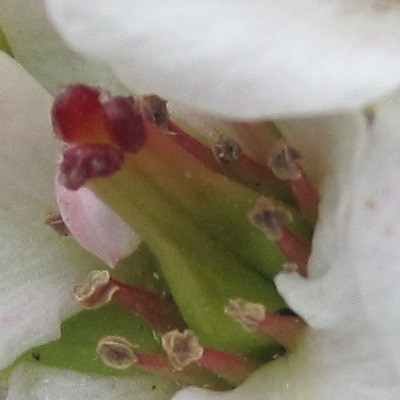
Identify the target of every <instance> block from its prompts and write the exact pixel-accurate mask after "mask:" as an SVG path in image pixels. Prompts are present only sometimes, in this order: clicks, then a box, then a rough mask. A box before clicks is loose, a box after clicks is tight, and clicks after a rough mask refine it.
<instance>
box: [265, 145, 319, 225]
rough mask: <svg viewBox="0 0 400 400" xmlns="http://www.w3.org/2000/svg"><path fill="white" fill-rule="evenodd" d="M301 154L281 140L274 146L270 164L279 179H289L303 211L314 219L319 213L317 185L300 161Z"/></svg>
mask: <svg viewBox="0 0 400 400" xmlns="http://www.w3.org/2000/svg"><path fill="white" fill-rule="evenodd" d="M300 158H301V154H300V153H299V152H298V151H297V150H295V149H293V148H292V147H289V146H288V145H287V144H286V143H284V142H283V141H279V142H277V143H276V144H275V146H274V147H273V149H272V151H271V153H270V156H269V160H268V165H269V166H270V168H271V170H272V172H273V173H274V174H275V176H277V177H278V178H279V179H282V180H286V181H289V184H290V187H291V189H292V192H293V195H294V196H295V198H296V200H297V201H298V203H299V206H300V208H301V209H302V210H303V212H304V213H305V214H306V215H307V216H308V217H309V218H312V219H313V220H315V219H316V216H317V213H318V204H319V196H318V192H317V190H316V188H315V186H314V185H313V184H312V183H311V182H310V180H309V179H308V177H307V175H306V174H305V172H304V170H303V169H302V168H301V166H300V165H299V163H298V161H299V159H300Z"/></svg>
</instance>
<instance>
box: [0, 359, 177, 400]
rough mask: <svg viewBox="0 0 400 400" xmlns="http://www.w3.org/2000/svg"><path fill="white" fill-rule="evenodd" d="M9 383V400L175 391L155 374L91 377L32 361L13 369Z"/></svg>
mask: <svg viewBox="0 0 400 400" xmlns="http://www.w3.org/2000/svg"><path fill="white" fill-rule="evenodd" d="M9 386H10V388H9V393H8V396H7V400H45V399H46V400H163V399H165V400H168V399H170V398H171V395H172V394H173V393H174V392H175V391H176V384H174V383H173V382H172V381H169V380H167V379H164V378H161V377H157V376H155V375H143V376H137V377H134V378H116V377H102V376H91V375H85V374H79V373H76V372H72V371H65V370H60V369H56V368H49V367H41V366H37V365H33V364H30V363H25V364H22V365H19V366H18V367H17V368H16V369H15V370H14V371H13V373H12V375H11V378H10V383H9Z"/></svg>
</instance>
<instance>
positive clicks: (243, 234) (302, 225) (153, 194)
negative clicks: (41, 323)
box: [52, 85, 318, 388]
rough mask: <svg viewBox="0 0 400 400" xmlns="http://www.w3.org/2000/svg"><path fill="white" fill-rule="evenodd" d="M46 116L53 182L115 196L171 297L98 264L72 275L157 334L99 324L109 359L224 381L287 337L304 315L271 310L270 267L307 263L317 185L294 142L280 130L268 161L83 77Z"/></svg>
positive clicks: (91, 302) (201, 381)
mask: <svg viewBox="0 0 400 400" xmlns="http://www.w3.org/2000/svg"><path fill="white" fill-rule="evenodd" d="M52 120H53V126H54V130H55V132H56V134H57V135H58V137H59V138H60V139H62V140H63V141H64V142H65V143H66V146H65V148H64V150H63V158H62V160H61V162H60V164H59V172H58V174H59V175H58V179H59V181H60V182H61V184H62V185H64V186H65V188H67V189H69V190H77V189H79V188H81V187H82V186H87V187H88V188H90V189H91V190H93V191H94V192H95V193H96V194H97V195H98V196H99V197H100V198H101V199H103V200H104V201H105V202H106V203H107V204H108V205H109V206H110V207H111V208H113V209H114V210H115V211H116V212H117V213H118V214H119V215H120V217H121V218H122V219H123V220H125V221H126V222H127V223H128V224H129V225H130V226H131V227H132V229H134V230H136V231H137V232H138V233H139V234H140V236H141V237H142V238H143V240H144V241H145V242H146V244H147V245H148V246H149V248H150V250H151V251H152V253H153V254H154V256H155V257H156V258H157V260H158V261H159V264H160V268H161V273H162V275H163V278H164V279H165V280H166V282H167V285H168V293H167V295H166V294H165V293H155V292H151V291H147V290H145V289H144V288H141V287H138V286H136V285H134V284H129V283H127V282H122V281H120V280H117V279H115V278H113V277H111V276H110V274H109V273H108V272H107V271H93V272H92V273H91V274H90V275H89V276H88V277H87V278H86V279H85V280H84V281H82V282H80V283H78V284H77V285H76V287H75V288H74V297H75V299H76V301H78V302H80V303H81V304H82V306H83V307H85V308H88V309H97V308H99V307H102V306H103V305H105V304H107V303H109V302H110V301H114V302H117V303H118V304H120V305H121V306H123V307H125V308H127V309H129V310H131V311H132V312H133V313H135V314H137V315H140V316H141V317H142V318H143V319H144V320H145V321H147V323H148V324H149V325H151V326H152V328H153V329H154V330H155V331H156V332H157V334H156V335H155V340H156V341H158V343H159V352H158V353H147V352H143V351H140V350H139V349H138V348H137V346H135V345H134V344H133V343H132V342H131V341H130V340H128V339H127V338H125V337H120V336H112V335H111V336H110V335H109V334H108V335H107V336H105V337H104V338H103V339H102V340H101V341H100V342H99V344H98V346H97V352H98V355H99V356H100V357H101V359H102V360H103V361H104V362H105V363H106V364H107V365H108V366H111V367H114V368H117V369H121V368H130V367H135V368H139V369H142V370H145V371H148V372H152V373H159V374H163V375H166V376H169V377H172V378H173V379H178V380H181V381H182V382H186V383H195V384H198V385H201V386H204V385H208V386H209V385H211V386H213V387H217V388H224V387H229V386H230V385H237V384H239V383H240V382H242V381H243V380H244V379H246V378H247V377H248V376H249V375H250V374H251V373H252V372H253V371H254V370H255V369H257V368H258V367H259V366H260V365H261V364H262V363H263V362H265V361H268V360H271V359H272V358H274V356H275V355H276V354H277V352H278V353H279V354H280V353H282V350H283V349H286V350H290V349H291V348H293V347H294V346H295V344H296V338H297V336H298V335H299V334H300V332H301V331H302V330H303V328H304V323H303V321H301V320H300V318H298V317H297V316H296V315H293V314H291V313H283V312H280V310H284V308H285V304H284V303H283V301H282V299H281V298H280V297H279V295H278V294H277V292H276V289H275V287H274V285H273V282H272V279H273V277H274V275H275V274H276V273H277V272H279V271H280V270H281V268H282V265H287V263H290V266H291V268H297V269H298V270H299V272H300V273H301V274H302V275H304V276H306V275H307V262H308V258H309V254H310V235H311V233H310V226H312V224H313V223H314V221H315V219H316V215H317V208H318V194H317V192H316V189H315V188H314V186H313V185H312V184H311V182H310V181H309V180H308V178H307V176H306V174H305V172H304V171H303V169H302V168H301V166H300V164H299V160H300V154H299V153H298V152H297V151H295V150H294V149H292V148H290V147H289V146H288V145H287V144H286V143H284V142H283V141H282V140H275V144H274V145H273V146H272V147H271V148H270V149H269V154H266V160H265V165H263V164H260V163H257V162H255V161H253V160H252V159H251V158H249V157H248V156H247V155H246V154H244V153H243V151H242V150H241V148H240V146H239V145H238V144H237V143H236V142H235V141H233V140H231V139H227V138H223V137H220V138H218V140H217V142H216V143H213V144H212V146H211V147H210V146H208V145H207V144H205V143H202V142H201V141H199V140H196V139H194V138H193V137H191V136H190V135H188V134H187V133H186V132H185V131H184V130H183V129H182V128H181V127H180V126H179V125H177V124H176V123H175V122H173V121H172V120H171V119H170V117H169V114H168V111H167V109H166V102H165V101H164V100H162V99H160V98H159V97H157V96H155V95H147V96H142V97H140V98H137V99H133V98H130V97H120V96H117V97H114V96H112V95H111V94H110V93H109V92H107V91H105V90H103V89H99V88H92V87H88V86H84V85H75V86H69V87H67V88H66V89H64V91H63V92H62V93H61V94H60V95H59V96H58V97H57V98H56V99H55V102H54V107H53V111H52ZM226 385H227V386H226Z"/></svg>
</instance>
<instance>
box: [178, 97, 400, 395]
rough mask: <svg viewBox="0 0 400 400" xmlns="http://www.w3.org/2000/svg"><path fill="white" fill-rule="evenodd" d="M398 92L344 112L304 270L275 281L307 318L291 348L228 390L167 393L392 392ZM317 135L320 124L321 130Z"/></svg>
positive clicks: (396, 370)
mask: <svg viewBox="0 0 400 400" xmlns="http://www.w3.org/2000/svg"><path fill="white" fill-rule="evenodd" d="M399 105H400V99H399V98H395V99H389V100H388V101H386V102H385V103H383V104H380V105H378V106H376V107H375V108H374V114H373V115H371V114H369V115H368V118H366V116H364V117H363V116H362V115H361V114H360V115H354V116H353V120H351V118H350V116H348V117H347V118H348V123H347V127H346V125H344V124H342V132H341V135H339V138H340V140H339V141H338V143H339V146H338V147H337V148H336V151H335V152H334V155H335V157H334V159H335V162H334V167H333V168H332V172H331V174H330V177H329V179H328V181H327V182H326V184H325V190H324V191H323V197H322V205H321V211H320V212H321V216H320V220H319V223H318V226H317V229H316V232H315V236H314V241H313V252H312V256H311V259H310V264H309V278H307V279H305V278H302V277H300V276H299V275H297V274H296V273H283V274H280V275H279V276H278V277H277V279H276V283H277V287H278V289H279V290H280V292H281V294H282V295H283V296H284V297H285V299H286V300H287V302H288V304H289V306H291V307H292V308H293V309H294V310H295V311H296V312H298V313H299V314H300V315H301V316H302V317H303V318H304V319H305V320H306V321H307V322H308V324H309V325H310V328H309V329H308V330H307V332H306V333H305V335H304V337H303V338H302V339H301V340H300V342H299V343H298V347H297V348H296V349H295V350H294V352H289V353H288V354H287V356H286V357H283V358H281V359H279V360H277V361H274V362H272V363H270V364H268V365H267V366H266V367H264V369H263V370H260V371H259V372H257V373H256V374H255V375H254V376H252V377H251V378H250V379H249V380H248V381H247V382H245V383H244V384H243V385H242V386H240V387H239V388H237V389H236V390H234V391H232V392H228V393H225V394H217V393H213V392H207V391H202V390H200V389H194V388H191V389H185V390H183V391H181V392H180V393H178V394H177V395H176V396H175V397H174V400H240V399H243V398H251V399H254V400H264V399H268V400H278V399H279V400H286V399H287V400H289V399H290V400H303V399H308V400H321V399H330V400H353V399H358V400H374V399H379V400H395V399H396V398H398V397H399V394H400V354H399V353H400V352H399V349H398V332H399V329H400V317H399V313H398V312H397V310H398V308H399V307H400V270H399V260H400V231H399V228H398V227H399V225H400V221H399V218H400V185H399V182H400V157H399V155H400V141H399V139H398V129H399V126H400V112H399V110H400V108H399ZM320 134H321V135H323V134H324V132H323V131H321V132H320Z"/></svg>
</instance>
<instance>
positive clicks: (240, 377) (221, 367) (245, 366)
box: [198, 348, 261, 385]
mask: <svg viewBox="0 0 400 400" xmlns="http://www.w3.org/2000/svg"><path fill="white" fill-rule="evenodd" d="M198 364H199V365H200V366H202V367H203V368H205V369H207V370H208V371H210V372H213V373H214V374H215V375H217V376H219V377H221V378H223V379H225V380H226V381H227V382H229V383H231V384H233V385H239V384H240V383H242V382H243V381H244V380H246V379H247V378H248V377H249V376H250V375H251V374H252V373H253V372H254V371H255V370H256V369H258V368H259V367H260V366H261V364H260V363H257V362H256V361H254V360H251V359H249V358H246V357H242V356H239V355H237V354H233V353H228V352H225V351H220V350H215V349H210V348H205V349H204V351H203V356H202V357H201V359H200V360H199V361H198Z"/></svg>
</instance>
